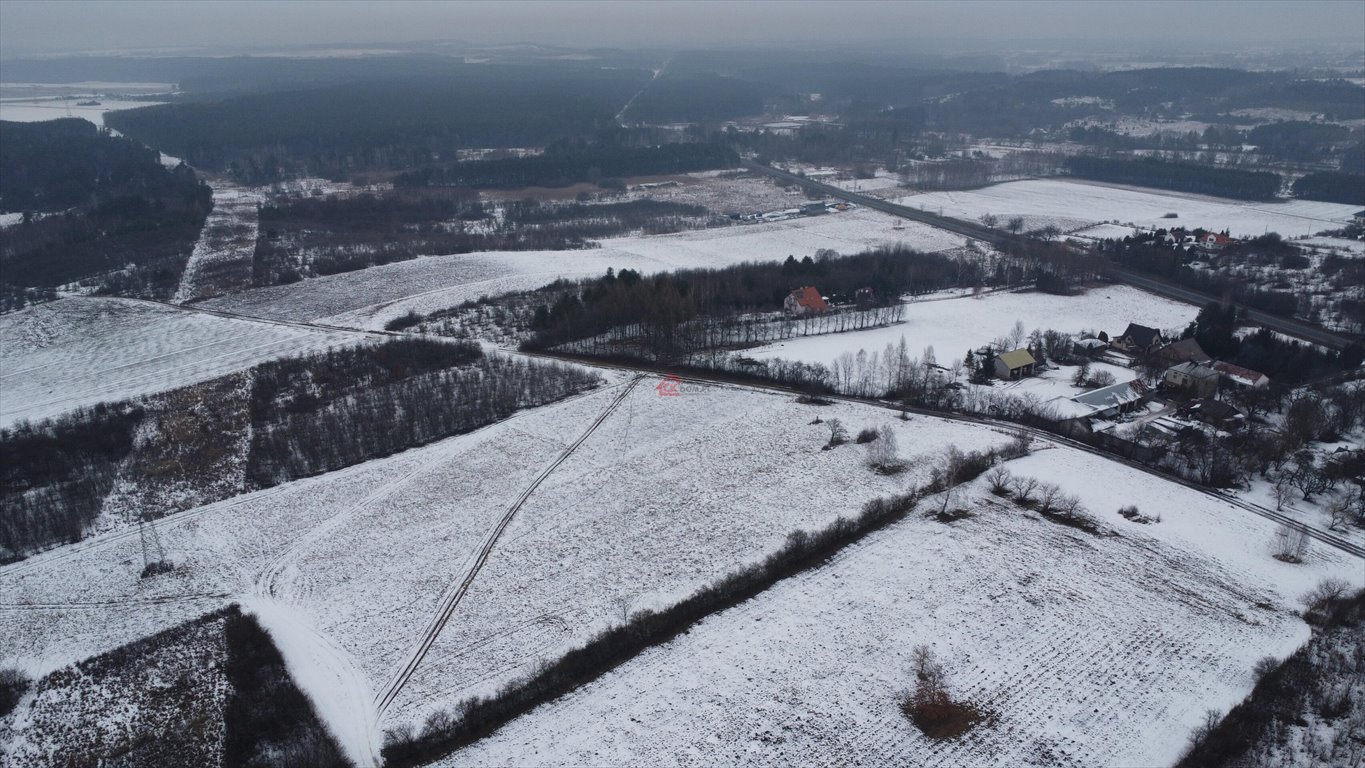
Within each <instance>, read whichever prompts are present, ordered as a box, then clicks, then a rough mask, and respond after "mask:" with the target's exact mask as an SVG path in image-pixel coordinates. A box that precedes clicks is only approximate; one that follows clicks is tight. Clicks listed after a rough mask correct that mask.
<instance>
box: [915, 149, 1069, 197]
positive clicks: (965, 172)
mask: <svg viewBox="0 0 1365 768" xmlns="http://www.w3.org/2000/svg"><path fill="white" fill-rule="evenodd" d="M979 154H980V153H978V155H979ZM1064 159H1065V158H1064V156H1063V155H1061V154H1057V153H1052V152H1034V151H1020V152H1010V153H1008V154H1006V155H1005V156H1004V157H999V158H993V157H985V156H976V155H969V156H967V157H949V158H946V159H943V160H939V161H933V162H921V161H908V162H904V163H901V164H900V165H899V167H898V168H897V169H896V175H897V178H899V179H900V182H901V183H902V184H904V185H906V186H908V187H910V188H912V189H916V190H924V191H932V190H953V189H973V188H976V187H984V186H986V185H988V184H997V183H999V182H1002V181H1013V180H1016V179H1026V178H1031V177H1034V176H1055V175H1057V174H1058V173H1059V172H1060V171H1061V169H1062V164H1063V161H1064Z"/></svg>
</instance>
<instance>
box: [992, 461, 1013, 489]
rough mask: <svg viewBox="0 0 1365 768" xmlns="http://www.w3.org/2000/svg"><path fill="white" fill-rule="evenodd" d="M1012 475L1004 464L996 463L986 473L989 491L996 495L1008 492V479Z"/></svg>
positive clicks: (1011, 477)
mask: <svg viewBox="0 0 1365 768" xmlns="http://www.w3.org/2000/svg"><path fill="white" fill-rule="evenodd" d="M1011 479H1013V475H1011V474H1010V471H1009V470H1008V469H1006V468H1005V465H1004V464H996V465H995V466H994V467H992V468H991V471H989V472H987V473H986V482H987V483H989V484H990V486H991V493H993V494H995V495H996V496H1005V495H1008V494H1009V492H1010V480H1011Z"/></svg>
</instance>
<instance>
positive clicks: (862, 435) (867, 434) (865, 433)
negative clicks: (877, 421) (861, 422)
mask: <svg viewBox="0 0 1365 768" xmlns="http://www.w3.org/2000/svg"><path fill="white" fill-rule="evenodd" d="M877 437H878V434H877V430H875V429H873V428H872V427H863V428H862V430H860V431H859V432H858V438H857V440H856V441H855V442H857V443H858V444H859V445H862V444H863V443H870V442H872V441H873V440H876V439H877Z"/></svg>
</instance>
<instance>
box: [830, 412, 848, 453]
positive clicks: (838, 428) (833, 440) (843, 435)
mask: <svg viewBox="0 0 1365 768" xmlns="http://www.w3.org/2000/svg"><path fill="white" fill-rule="evenodd" d="M825 426H827V427H829V443H828V444H827V445H826V447H827V448H833V447H834V446H836V445H843V444H844V443H847V442H848V430H847V429H845V428H844V423H843V422H842V421H839V420H838V419H830V420H829V421H827V422H825Z"/></svg>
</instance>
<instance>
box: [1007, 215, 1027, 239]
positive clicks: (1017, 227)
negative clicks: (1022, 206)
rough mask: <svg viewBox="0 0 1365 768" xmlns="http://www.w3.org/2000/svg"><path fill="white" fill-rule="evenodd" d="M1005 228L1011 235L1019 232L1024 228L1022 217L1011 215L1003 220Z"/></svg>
mask: <svg viewBox="0 0 1365 768" xmlns="http://www.w3.org/2000/svg"><path fill="white" fill-rule="evenodd" d="M1005 229H1008V230H1009V232H1010V234H1011V235H1017V234H1019V233H1020V232H1022V231H1023V230H1024V217H1023V216H1011V217H1010V220H1009V221H1007V222H1005Z"/></svg>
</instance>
